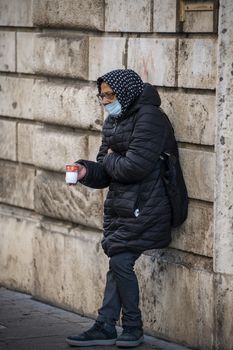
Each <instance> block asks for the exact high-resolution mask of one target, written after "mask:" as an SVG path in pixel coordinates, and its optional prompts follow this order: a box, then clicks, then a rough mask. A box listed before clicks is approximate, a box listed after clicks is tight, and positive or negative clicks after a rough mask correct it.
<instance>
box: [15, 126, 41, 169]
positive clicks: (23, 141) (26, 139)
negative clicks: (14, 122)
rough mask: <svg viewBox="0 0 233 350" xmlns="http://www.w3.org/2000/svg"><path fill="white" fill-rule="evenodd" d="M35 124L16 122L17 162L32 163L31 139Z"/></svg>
mask: <svg viewBox="0 0 233 350" xmlns="http://www.w3.org/2000/svg"><path fill="white" fill-rule="evenodd" d="M36 128H37V126H36V125H35V124H31V123H19V124H18V160H19V162H23V163H29V164H33V139H34V130H35V129H36Z"/></svg>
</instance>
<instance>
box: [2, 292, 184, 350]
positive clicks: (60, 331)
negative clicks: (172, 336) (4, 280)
mask: <svg viewBox="0 0 233 350" xmlns="http://www.w3.org/2000/svg"><path fill="white" fill-rule="evenodd" d="M92 324H93V320H90V319H88V318H86V317H81V316H79V315H77V314H74V313H72V312H68V311H64V310H62V309H59V308H57V307H54V306H50V305H48V304H44V303H41V302H39V301H36V300H34V299H32V297H31V296H30V295H27V294H23V293H18V292H14V291H11V290H8V289H6V288H3V287H0V349H1V350H61V349H62V350H65V349H66V350H68V349H76V348H75V347H69V345H68V344H66V342H65V338H66V336H67V335H70V334H78V333H80V332H82V331H84V330H86V329H87V328H89V327H90V326H91V325H92ZM119 330H120V329H119ZM77 349H80V348H77ZM83 349H87V350H88V349H89V350H90V349H96V350H100V349H101V350H102V349H104V350H113V349H114V350H116V349H117V348H116V347H115V346H92V347H85V348H83ZM138 349H139V350H151V349H153V350H156V349H161V350H187V348H185V347H182V346H179V345H176V344H172V343H169V342H165V341H163V340H159V339H157V338H153V337H148V336H146V337H145V343H144V344H142V345H141V346H139V347H138Z"/></svg>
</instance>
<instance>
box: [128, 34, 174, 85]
mask: <svg viewBox="0 0 233 350" xmlns="http://www.w3.org/2000/svg"><path fill="white" fill-rule="evenodd" d="M128 68H131V69H133V70H135V71H136V72H137V73H138V74H139V75H140V76H141V77H142V79H143V80H144V81H146V82H149V83H152V84H155V85H160V86H175V83H176V82H175V75H176V39H154V38H142V39H140V38H131V39H129V44H128Z"/></svg>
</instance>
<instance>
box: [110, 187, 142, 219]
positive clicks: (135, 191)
mask: <svg viewBox="0 0 233 350" xmlns="http://www.w3.org/2000/svg"><path fill="white" fill-rule="evenodd" d="M139 188H140V187H139V185H138V184H137V185H135V184H134V185H133V188H131V189H130V190H129V189H127V190H126V191H120V190H117V191H115V195H114V200H113V207H114V211H115V212H116V214H117V215H118V216H119V217H126V218H130V217H135V210H136V209H138V205H139V203H138V202H139V197H140V191H139Z"/></svg>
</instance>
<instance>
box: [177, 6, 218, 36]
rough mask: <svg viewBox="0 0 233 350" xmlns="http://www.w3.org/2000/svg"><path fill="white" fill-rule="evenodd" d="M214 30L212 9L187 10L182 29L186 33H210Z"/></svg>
mask: <svg viewBox="0 0 233 350" xmlns="http://www.w3.org/2000/svg"><path fill="white" fill-rule="evenodd" d="M213 30H214V16H213V11H187V12H185V21H184V23H183V31H184V32H186V33H211V32H213Z"/></svg>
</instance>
